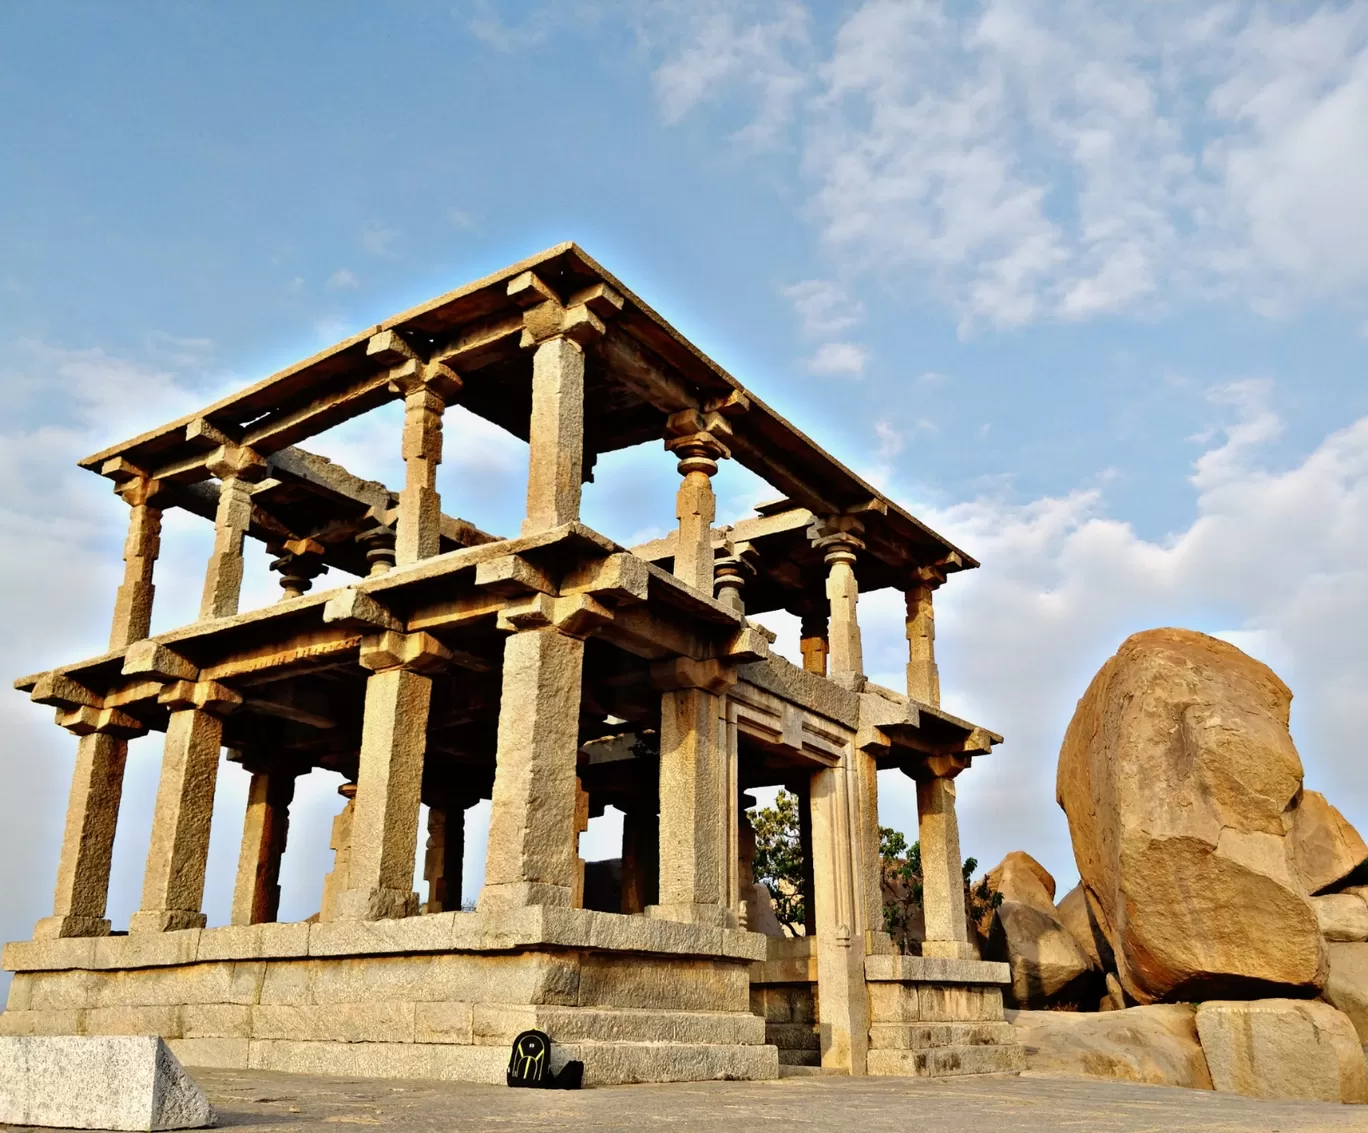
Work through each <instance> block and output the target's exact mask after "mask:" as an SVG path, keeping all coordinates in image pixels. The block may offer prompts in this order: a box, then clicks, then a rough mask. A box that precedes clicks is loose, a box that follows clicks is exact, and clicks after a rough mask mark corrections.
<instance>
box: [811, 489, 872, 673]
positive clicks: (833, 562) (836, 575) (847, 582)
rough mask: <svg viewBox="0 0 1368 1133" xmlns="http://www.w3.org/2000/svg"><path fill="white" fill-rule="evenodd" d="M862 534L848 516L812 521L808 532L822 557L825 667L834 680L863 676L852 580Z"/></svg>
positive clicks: (857, 596)
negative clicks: (826, 646) (824, 568)
mask: <svg viewBox="0 0 1368 1133" xmlns="http://www.w3.org/2000/svg"><path fill="white" fill-rule="evenodd" d="M863 532H864V526H863V524H861V523H860V521H859V520H858V519H856V518H855V517H854V516H850V515H833V516H826V517H825V518H822V519H816V520H813V523H812V526H811V527H810V528H809V529H808V536H809V538H811V540H812V543H813V546H815V547H817V548H818V549H819V550H822V551H823V552H825V556H826V564H827V584H826V592H827V602H828V605H829V613H830V622H829V624H828V634H827V639H828V643H829V649H830V653H829V656H828V658H827V664H828V665H829V667H830V671H831V675H832V676H833V677H837V678H841V677H845V678H848V679H849V678H857V677H860V676H863V674H864V655H863V652H862V649H861V646H860V622H859V618H858V617H857V616H856V606H857V604H858V602H859V599H860V588H859V585H858V583H857V582H856V579H855V552H856V551H859V550H862V549H863V548H864V542H863V540H861V538H860V536H861V535H862V534H863Z"/></svg>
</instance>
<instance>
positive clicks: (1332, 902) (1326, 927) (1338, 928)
mask: <svg viewBox="0 0 1368 1133" xmlns="http://www.w3.org/2000/svg"><path fill="white" fill-rule="evenodd" d="M1311 905H1312V907H1313V908H1314V909H1315V910H1316V923H1317V924H1318V925H1320V931H1321V935H1322V936H1323V937H1325V939H1326V940H1336V941H1351V940H1368V901H1364V899H1363V898H1362V897H1360V896H1359V895H1358V894H1357V893H1327V894H1325V896H1323V897H1312V898H1311Z"/></svg>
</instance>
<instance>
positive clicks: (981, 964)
mask: <svg viewBox="0 0 1368 1133" xmlns="http://www.w3.org/2000/svg"><path fill="white" fill-rule="evenodd" d="M865 979H868V980H916V981H918V982H929V983H947V984H950V983H955V984H1001V985H1007V984H1010V983H1011V982H1012V970H1011V967H1010V965H1008V964H1005V963H1000V962H996V961H988V960H959V959H955V958H952V957H948V956H904V955H901V954H896V953H895V954H891V955H875V956H866V957H865Z"/></svg>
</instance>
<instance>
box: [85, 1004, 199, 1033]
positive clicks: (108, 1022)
mask: <svg viewBox="0 0 1368 1133" xmlns="http://www.w3.org/2000/svg"><path fill="white" fill-rule="evenodd" d="M180 1010H181V1009H180V1008H179V1007H175V1006H172V1005H169V1004H161V1005H158V1006H155V1007H92V1008H91V1009H90V1010H89V1011H87V1012H85V1017H84V1024H85V1033H86V1034H87V1035H160V1036H161V1037H162V1038H164V1039H178V1038H180V1036H181V1024H180Z"/></svg>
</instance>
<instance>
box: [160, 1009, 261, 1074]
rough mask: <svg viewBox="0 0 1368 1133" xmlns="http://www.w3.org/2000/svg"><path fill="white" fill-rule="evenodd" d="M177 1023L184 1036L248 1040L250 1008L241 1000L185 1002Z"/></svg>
mask: <svg viewBox="0 0 1368 1133" xmlns="http://www.w3.org/2000/svg"><path fill="white" fill-rule="evenodd" d="M180 1023H181V1038H185V1039H223V1038H235V1039H249V1038H251V1037H252V1008H251V1007H249V1006H247V1005H246V1004H241V1003H192V1004H187V1005H186V1006H184V1007H182V1008H181V1011H180ZM177 1057H180V1056H179V1055H177ZM181 1061H182V1062H184V1061H185V1060H184V1059H181ZM196 1065H202V1064H200V1063H196Z"/></svg>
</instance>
